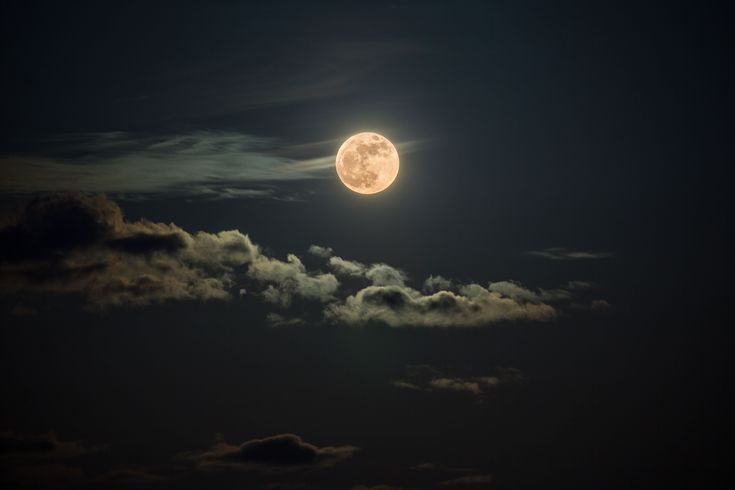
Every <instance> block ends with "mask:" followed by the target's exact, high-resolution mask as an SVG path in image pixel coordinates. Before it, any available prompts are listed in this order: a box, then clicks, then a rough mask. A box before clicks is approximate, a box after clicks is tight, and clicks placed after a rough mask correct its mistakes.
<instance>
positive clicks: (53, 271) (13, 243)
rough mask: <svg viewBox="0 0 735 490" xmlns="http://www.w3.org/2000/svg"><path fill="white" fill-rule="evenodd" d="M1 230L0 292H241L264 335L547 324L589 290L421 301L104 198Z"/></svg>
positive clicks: (74, 202)
mask: <svg viewBox="0 0 735 490" xmlns="http://www.w3.org/2000/svg"><path fill="white" fill-rule="evenodd" d="M6 222H7V224H6V225H5V226H4V227H3V228H0V293H4V294H12V293H17V292H33V293H47V294H48V293H52V294H74V295H78V296H80V297H81V298H83V299H84V301H85V302H86V304H87V306H88V307H89V308H90V309H104V308H109V307H120V306H144V305H148V304H151V303H160V302H164V301H173V300H189V301H206V300H222V301H225V300H232V299H233V298H235V297H237V296H238V294H237V293H238V292H239V293H240V295H242V294H244V292H245V291H246V290H247V291H248V293H247V294H252V295H255V296H256V297H259V298H261V299H262V300H263V301H265V302H267V303H271V304H273V305H274V307H275V308H276V309H277V311H274V312H272V313H271V314H270V315H269V317H268V320H269V322H270V323H271V324H272V325H297V324H301V323H304V322H305V321H307V322H324V321H326V322H331V323H335V324H346V325H365V324H372V323H375V324H385V325H389V326H392V327H401V326H415V327H450V326H465V327H470V326H482V325H489V324H493V323H497V322H500V321H509V320H510V321H513V320H530V321H547V320H550V319H553V318H555V317H556V316H557V315H558V314H559V312H560V311H561V310H560V308H562V309H563V308H564V307H565V305H570V304H571V303H572V301H576V300H577V296H578V295H579V291H580V289H581V290H583V291H584V290H586V287H585V288H582V287H581V286H580V285H585V286H589V285H587V284H586V283H582V282H573V283H570V285H569V286H567V287H562V288H558V289H553V290H538V291H533V290H530V289H527V288H525V287H523V286H521V285H520V284H517V283H515V282H511V281H500V282H494V283H490V284H488V285H487V286H484V285H481V284H476V283H466V284H461V283H456V282H454V281H451V280H449V279H446V278H443V277H440V276H430V277H429V278H427V279H426V280H425V281H424V283H423V288H422V290H421V291H420V290H418V289H415V288H413V287H411V286H410V285H409V278H408V276H407V275H406V274H405V273H404V272H403V271H401V270H399V269H397V268H395V267H393V266H391V265H388V264H384V263H374V264H363V263H362V262H359V261H355V260H349V259H344V258H342V257H339V256H336V255H334V252H333V250H332V249H331V248H329V247H324V246H317V245H313V246H312V247H310V249H309V251H310V255H311V256H312V259H316V260H318V261H321V262H322V264H323V269H315V270H309V269H308V268H307V267H306V265H305V264H304V262H303V261H302V259H301V258H299V257H298V256H297V255H295V254H288V255H287V256H286V260H281V259H278V258H276V257H271V256H268V255H266V254H265V253H264V252H263V251H262V249H261V247H259V246H258V245H257V244H255V243H254V242H253V241H252V240H251V238H250V237H249V236H248V235H247V234H245V233H243V232H241V231H239V230H225V231H219V232H215V233H210V232H204V231H198V232H189V231H186V230H184V229H182V228H181V227H179V226H177V225H175V224H174V223H155V222H151V221H148V220H145V219H143V220H138V221H129V220H127V219H125V217H124V216H123V213H122V210H121V209H120V207H119V206H118V205H117V204H116V203H115V202H113V201H111V200H110V199H108V198H106V197H105V196H103V195H97V196H88V195H82V194H52V195H46V196H42V197H37V198H34V199H32V200H30V201H28V202H27V203H26V205H25V206H24V208H23V209H22V210H21V211H20V212H19V213H18V214H17V215H15V216H13V217H12V218H10V219H9V220H6ZM295 299H299V303H298V305H299V308H300V309H299V308H295V307H294V306H293V305H294V300H295ZM597 301H598V302H599V301H600V300H599V299H598V300H597ZM305 303H306V305H304V304H305ZM309 303H312V304H314V305H315V306H308V304H309ZM595 304H596V303H595ZM284 309H287V310H288V311H283V310H284ZM315 311H316V312H320V313H318V314H316V315H315V314H314V312H315Z"/></svg>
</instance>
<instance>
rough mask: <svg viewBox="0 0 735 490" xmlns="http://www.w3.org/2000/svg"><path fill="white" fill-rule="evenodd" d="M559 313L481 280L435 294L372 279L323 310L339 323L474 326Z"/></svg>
mask: <svg viewBox="0 0 735 490" xmlns="http://www.w3.org/2000/svg"><path fill="white" fill-rule="evenodd" d="M556 314H557V312H556V310H555V309H554V308H553V307H552V306H550V305H548V304H545V303H539V302H536V301H533V302H530V301H523V300H517V299H514V298H511V297H507V296H505V295H503V294H502V293H499V292H496V291H492V290H490V289H486V288H484V287H482V286H480V285H479V284H469V285H466V286H462V287H461V288H460V289H459V292H453V291H438V292H436V293H433V294H423V293H420V292H419V291H416V290H415V289H412V288H410V287H408V286H404V285H402V284H387V285H380V286H378V285H372V286H368V287H366V288H364V289H361V290H359V291H358V292H357V293H355V294H354V295H352V296H348V297H347V298H346V299H345V300H343V301H342V302H336V303H331V304H329V305H327V308H326V310H325V312H324V315H325V317H326V318H327V320H329V321H332V322H334V323H346V324H348V325H359V324H366V323H369V322H380V323H385V324H387V325H389V326H391V327H402V326H414V327H454V326H457V327H472V326H480V325H488V324H492V323H497V322H499V321H505V320H537V321H539V320H540V321H543V320H551V319H553V318H555V317H556Z"/></svg>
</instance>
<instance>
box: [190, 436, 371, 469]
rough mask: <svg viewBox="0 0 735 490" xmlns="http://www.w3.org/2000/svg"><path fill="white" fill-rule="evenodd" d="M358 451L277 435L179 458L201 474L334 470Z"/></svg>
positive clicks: (219, 446) (219, 444) (348, 447)
mask: <svg viewBox="0 0 735 490" xmlns="http://www.w3.org/2000/svg"><path fill="white" fill-rule="evenodd" d="M356 451H357V448H356V447H354V446H324V447H317V446H315V445H313V444H310V443H308V442H306V441H304V440H303V439H301V438H300V437H299V436H297V435H295V434H278V435H275V436H270V437H266V438H263V439H252V440H249V441H246V442H244V443H242V444H240V445H231V444H227V443H226V442H218V443H217V444H215V445H214V446H212V447H211V448H209V449H207V450H205V451H201V452H194V453H185V454H181V455H180V458H182V459H186V460H190V461H193V462H194V464H195V466H196V467H197V468H198V469H202V470H227V469H234V470H252V469H264V470H268V471H280V470H289V469H298V468H307V467H328V466H332V465H334V464H336V463H339V462H340V461H343V460H345V459H347V458H350V457H351V456H352V455H353V454H354V453H355V452H356Z"/></svg>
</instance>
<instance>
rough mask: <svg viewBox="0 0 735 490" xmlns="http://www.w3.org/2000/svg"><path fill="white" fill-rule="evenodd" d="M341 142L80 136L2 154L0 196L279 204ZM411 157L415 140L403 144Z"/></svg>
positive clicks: (214, 134) (231, 135)
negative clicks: (287, 186)
mask: <svg viewBox="0 0 735 490" xmlns="http://www.w3.org/2000/svg"><path fill="white" fill-rule="evenodd" d="M338 145H339V140H337V139H332V140H324V141H316V142H309V143H293V144H288V143H283V142H281V141H279V140H277V139H275V138H265V137H259V136H254V135H250V134H244V133H238V132H234V131H193V132H189V133H185V134H166V135H146V134H134V133H126V132H106V133H83V134H72V135H65V136H59V137H56V138H52V139H48V140H45V141H40V142H38V144H37V146H38V147H39V148H42V150H41V151H37V152H32V153H26V152H17V153H13V154H5V155H0V168H2V169H3V170H2V174H3V179H2V180H0V193H6V194H8V193H10V194H27V193H39V192H69V191H76V192H104V193H108V194H116V195H135V196H150V195H157V194H163V195H185V196H200V197H205V198H215V199H227V198H280V199H284V198H287V197H284V196H283V193H281V192H279V183H281V184H282V183H284V182H288V181H296V180H307V179H315V178H322V177H325V176H326V175H328V170H330V169H332V167H333V165H334V157H333V155H334V153H335V152H336V148H337V146H338ZM398 146H399V148H401V149H402V151H404V152H409V151H412V150H414V149H416V148H417V147H418V146H419V142H418V141H410V142H403V143H399V145H398Z"/></svg>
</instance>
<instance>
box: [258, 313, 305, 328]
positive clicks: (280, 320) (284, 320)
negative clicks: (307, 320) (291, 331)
mask: <svg viewBox="0 0 735 490" xmlns="http://www.w3.org/2000/svg"><path fill="white" fill-rule="evenodd" d="M265 318H266V321H267V322H268V323H269V324H270V325H271V326H273V327H287V326H292V325H302V324H303V323H304V320H302V319H301V318H289V317H286V316H283V315H280V314H278V313H268V314H267V315H266V317H265Z"/></svg>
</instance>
